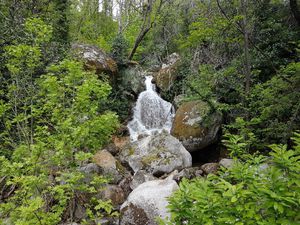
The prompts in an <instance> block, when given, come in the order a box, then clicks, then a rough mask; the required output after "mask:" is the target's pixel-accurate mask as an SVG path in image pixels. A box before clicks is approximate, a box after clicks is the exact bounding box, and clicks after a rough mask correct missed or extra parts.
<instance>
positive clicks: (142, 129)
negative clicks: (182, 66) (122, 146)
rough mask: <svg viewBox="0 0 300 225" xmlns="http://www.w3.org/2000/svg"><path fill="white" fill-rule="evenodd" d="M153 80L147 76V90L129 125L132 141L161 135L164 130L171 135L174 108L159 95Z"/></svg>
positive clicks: (138, 103) (140, 98)
mask: <svg viewBox="0 0 300 225" xmlns="http://www.w3.org/2000/svg"><path fill="white" fill-rule="evenodd" d="M152 79H153V77H152V76H146V80H145V86H146V90H145V91H143V92H142V93H140V95H139V97H138V100H137V102H136V106H135V108H134V113H133V119H132V121H130V122H129V123H128V125H127V127H128V129H129V132H130V139H131V141H136V140H138V138H139V136H144V135H153V134H156V133H161V132H162V131H163V130H165V131H167V132H169V133H170V130H171V127H172V120H173V118H174V107H173V106H172V104H171V103H169V102H167V101H165V100H163V99H162V98H161V97H160V96H159V95H158V93H157V92H156V88H155V84H153V83H152Z"/></svg>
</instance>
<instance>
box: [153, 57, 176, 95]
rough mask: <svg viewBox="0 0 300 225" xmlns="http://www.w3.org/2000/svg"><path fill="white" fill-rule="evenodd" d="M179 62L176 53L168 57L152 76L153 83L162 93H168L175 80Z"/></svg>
mask: <svg viewBox="0 0 300 225" xmlns="http://www.w3.org/2000/svg"><path fill="white" fill-rule="evenodd" d="M179 62H180V57H179V55H178V54H177V53H173V54H171V55H169V56H168V57H167V59H166V63H165V64H163V65H162V67H161V69H160V70H159V71H158V72H157V73H155V74H154V82H155V83H156V85H157V86H158V87H159V88H160V89H161V90H162V91H168V90H170V88H171V87H172V85H173V84H174V81H175V80H176V72H177V68H178V65H179Z"/></svg>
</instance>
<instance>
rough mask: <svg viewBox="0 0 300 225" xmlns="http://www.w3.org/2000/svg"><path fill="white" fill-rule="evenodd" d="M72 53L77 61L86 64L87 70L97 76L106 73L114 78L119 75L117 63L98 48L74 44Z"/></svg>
mask: <svg viewBox="0 0 300 225" xmlns="http://www.w3.org/2000/svg"><path fill="white" fill-rule="evenodd" d="M72 53H73V55H74V56H75V57H76V58H77V59H79V60H82V61H83V62H84V67H85V69H86V70H93V71H95V72H96V73H97V74H101V73H106V74H109V75H111V76H112V77H113V78H114V77H115V76H116V75H117V73H118V66H117V63H116V62H115V61H114V60H113V59H112V58H111V57H109V56H108V55H107V54H106V53H105V52H104V51H102V50H101V49H100V48H98V47H97V46H94V45H87V44H73V45H72Z"/></svg>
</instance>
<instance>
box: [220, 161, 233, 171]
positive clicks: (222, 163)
mask: <svg viewBox="0 0 300 225" xmlns="http://www.w3.org/2000/svg"><path fill="white" fill-rule="evenodd" d="M233 163H234V160H233V159H221V160H220V162H219V164H220V166H222V167H225V168H227V169H230V168H231V167H232V166H233Z"/></svg>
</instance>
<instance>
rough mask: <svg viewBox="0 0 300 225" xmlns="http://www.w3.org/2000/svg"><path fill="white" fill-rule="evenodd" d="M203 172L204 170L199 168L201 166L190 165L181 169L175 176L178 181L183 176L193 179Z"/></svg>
mask: <svg viewBox="0 0 300 225" xmlns="http://www.w3.org/2000/svg"><path fill="white" fill-rule="evenodd" d="M202 174H203V171H202V170H201V169H200V168H199V167H190V168H185V169H183V170H181V171H180V172H179V173H177V174H176V175H175V176H174V178H173V179H174V180H176V181H177V182H179V181H181V180H182V178H186V179H192V178H195V177H199V176H201V175H202Z"/></svg>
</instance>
